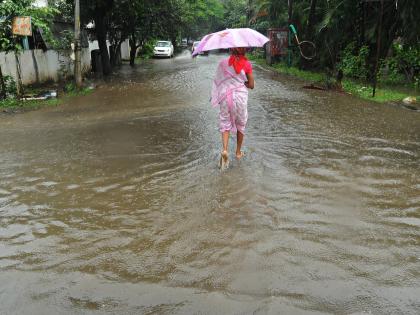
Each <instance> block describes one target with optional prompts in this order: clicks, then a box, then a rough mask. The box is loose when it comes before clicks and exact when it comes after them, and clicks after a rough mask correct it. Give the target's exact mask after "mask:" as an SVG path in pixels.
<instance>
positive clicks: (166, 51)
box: [153, 40, 174, 58]
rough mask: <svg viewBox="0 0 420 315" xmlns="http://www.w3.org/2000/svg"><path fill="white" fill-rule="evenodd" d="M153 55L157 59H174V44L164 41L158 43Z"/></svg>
mask: <svg viewBox="0 0 420 315" xmlns="http://www.w3.org/2000/svg"><path fill="white" fill-rule="evenodd" d="M153 55H154V56H155V57H169V58H171V57H173V56H174V46H173V45H172V42H170V41H163V40H160V41H158V42H157V43H156V45H155V48H154V49H153Z"/></svg>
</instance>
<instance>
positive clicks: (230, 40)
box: [193, 28, 269, 56]
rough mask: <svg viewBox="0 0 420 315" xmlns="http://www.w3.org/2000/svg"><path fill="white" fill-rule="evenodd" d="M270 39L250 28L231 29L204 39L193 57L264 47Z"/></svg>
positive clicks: (209, 35)
mask: <svg viewBox="0 0 420 315" xmlns="http://www.w3.org/2000/svg"><path fill="white" fill-rule="evenodd" d="M268 41H269V39H268V38H267V37H265V36H264V35H262V34H261V33H259V32H257V31H255V30H253V29H250V28H230V29H226V30H224V31H220V32H216V33H211V34H208V35H206V36H204V37H203V39H202V40H201V41H200V44H199V45H198V46H197V48H196V49H195V50H194V53H193V56H196V55H198V54H199V53H200V52H203V51H207V50H212V49H226V48H234V47H262V46H264V44H265V43H267V42H268Z"/></svg>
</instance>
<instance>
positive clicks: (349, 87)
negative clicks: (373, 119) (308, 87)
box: [249, 55, 419, 103]
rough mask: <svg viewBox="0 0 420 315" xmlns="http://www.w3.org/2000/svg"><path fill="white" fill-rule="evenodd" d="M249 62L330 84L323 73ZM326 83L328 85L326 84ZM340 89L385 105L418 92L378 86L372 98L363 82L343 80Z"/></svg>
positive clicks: (369, 90)
mask: <svg viewBox="0 0 420 315" xmlns="http://www.w3.org/2000/svg"><path fill="white" fill-rule="evenodd" d="M249 57H250V58H249V59H251V60H253V61H255V62H256V63H257V64H259V65H262V66H264V67H268V68H269V69H272V70H274V71H276V72H278V73H282V74H286V75H291V76H294V77H297V78H300V79H303V80H305V81H310V82H312V83H315V84H319V85H323V86H324V87H325V86H327V85H329V83H331V81H332V79H331V77H328V76H327V75H326V74H325V73H320V72H313V71H306V70H300V69H298V68H296V67H288V66H287V65H286V64H284V63H277V64H273V65H272V66H268V65H267V64H266V62H265V59H263V58H261V57H255V56H252V55H250V56H249ZM333 81H335V80H333ZM327 83H328V84H327ZM342 88H343V90H344V91H345V92H347V93H349V94H352V95H355V96H357V97H360V98H362V99H365V100H369V101H374V102H379V103H385V102H396V101H402V100H403V99H404V98H405V97H407V96H409V95H410V93H411V95H417V100H418V99H419V97H418V92H417V91H416V90H414V89H409V92H408V93H407V92H402V91H400V87H399V86H394V87H386V86H378V87H377V88H376V93H375V97H372V90H373V89H372V87H371V86H370V85H369V84H367V83H364V82H358V81H355V80H351V79H343V81H342ZM401 88H404V89H407V87H406V86H401Z"/></svg>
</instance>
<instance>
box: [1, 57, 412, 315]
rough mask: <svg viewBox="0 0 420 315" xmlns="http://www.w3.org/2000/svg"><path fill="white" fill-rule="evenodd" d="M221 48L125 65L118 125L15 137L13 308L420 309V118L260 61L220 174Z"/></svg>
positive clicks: (14, 129)
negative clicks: (214, 80)
mask: <svg viewBox="0 0 420 315" xmlns="http://www.w3.org/2000/svg"><path fill="white" fill-rule="evenodd" d="M184 57H186V56H184ZM218 58H220V57H218V56H211V55H210V56H209V57H208V58H207V57H206V58H200V59H197V60H194V61H193V62H191V61H190V59H187V58H179V59H178V60H177V59H175V60H156V61H153V62H152V63H151V64H149V65H148V67H149V68H148V69H146V70H144V71H143V70H141V71H140V72H139V73H138V72H137V71H136V70H131V69H128V70H127V69H123V70H122V72H121V74H120V75H121V78H123V81H122V82H130V83H129V84H121V85H118V84H115V82H114V83H112V84H111V85H113V88H112V89H110V90H108V89H109V88H108V87H106V86H105V87H104V88H103V89H102V90H99V91H98V92H96V93H97V94H98V95H97V99H98V100H103V98H101V96H104V97H105V96H106V97H109V98H110V100H118V99H120V100H121V99H123V100H125V101H124V102H122V103H121V102H120V103H118V104H114V105H112V106H111V105H109V106H111V107H107V110H108V111H109V112H108V114H107V116H106V119H104V120H100V119H98V117H94V116H90V115H91V114H92V112H94V110H93V109H88V110H87V111H84V113H86V116H84V118H83V119H84V123H83V124H80V125H79V124H78V125H77V126H78V128H75V126H74V125H72V123H69V121H61V122H60V123H58V122H57V121H55V120H59V119H60V117H61V116H60V113H59V112H58V113H55V114H54V115H53V116H51V115H50V114H49V112H46V113H44V114H45V115H46V116H47V117H49V118H50V119H51V120H52V121H51V124H49V125H48V126H47V128H45V129H42V128H40V127H38V128H37V129H36V132H33V133H31V131H30V128H19V126H20V125H19V124H22V123H23V124H24V123H25V117H28V118H27V120H28V124H31V123H32V122H33V120H31V117H32V116H31V114H28V116H25V117H24V118H23V119H22V121H21V122H18V123H17V122H15V123H14V122H13V121H12V122H11V123H10V124H9V125H8V128H9V127H10V128H9V129H7V130H4V132H2V133H0V134H1V135H0V139H1V141H2V144H3V148H4V149H3V148H2V149H1V151H0V156H1V158H2V161H3V162H2V164H1V165H0V282H1V283H8V284H7V285H5V287H4V291H3V292H4V294H5V295H4V296H5V297H6V298H3V299H1V298H0V302H3V303H2V304H3V305H6V310H11V311H10V312H12V313H13V310H20V311H21V312H20V313H25V312H28V305H34V307H35V308H36V309H37V310H43V311H45V312H48V310H49V311H51V310H52V308H53V307H54V305H55V306H56V307H58V309H59V311H63V310H64V312H68V313H72V312H74V310H75V309H76V310H83V311H86V312H89V311H91V310H92V311H97V310H107V311H111V312H122V313H124V312H125V313H130V312H137V313H147V312H149V311H150V312H151V311H156V312H158V313H159V312H169V313H193V312H195V311H199V310H200V311H203V312H204V313H235V312H242V313H270V312H271V313H277V312H280V311H282V312H284V313H308V314H310V313H343V314H351V313H360V312H366V313H369V312H372V313H381V314H382V313H384V314H385V313H389V314H396V313H400V314H415V313H416V310H417V309H418V308H419V306H420V305H419V303H418V298H417V295H418V294H416V291H417V290H418V287H419V273H418V266H419V259H420V252H419V241H420V235H419V232H418V231H419V230H418V228H419V225H420V223H419V211H420V198H419V196H420V180H419V178H420V173H419V168H418V160H419V154H420V139H419V136H418V135H419V134H420V132H419V129H418V124H416V121H415V119H416V118H415V117H413V116H410V112H408V111H403V112H396V111H397V109H395V108H393V107H386V106H385V105H381V106H382V107H381V108H379V107H375V105H371V104H368V105H367V104H360V103H358V102H359V101H356V100H354V99H353V98H351V97H347V96H340V97H341V98H338V96H336V95H334V94H331V95H330V94H322V93H323V92H317V91H315V92H313V94H312V91H306V92H305V91H303V90H301V89H300V83H299V82H293V80H291V79H290V80H289V79H288V81H289V82H287V83H285V82H282V80H285V79H284V78H282V77H278V76H273V75H271V74H270V73H269V72H263V71H261V70H259V69H258V68H256V80H257V88H256V89H255V90H254V91H252V92H251V93H250V101H249V113H250V120H249V125H248V129H247V135H246V140H245V150H246V157H245V159H244V160H242V161H240V162H237V161H232V163H231V166H230V168H229V169H228V170H226V171H225V172H220V171H219V170H218V169H217V160H218V157H219V149H220V136H219V134H218V132H217V121H216V119H217V112H216V111H215V110H213V109H212V108H211V107H210V105H209V103H208V93H209V91H208V89H209V84H210V83H211V77H212V75H213V73H214V71H215V67H216V61H217V60H218ZM143 76H147V77H150V78H151V80H150V81H147V80H145V79H144V77H143ZM200 78H201V79H200ZM127 86H129V87H127ZM148 90H150V94H145V93H147V91H148ZM140 91H141V93H143V94H141V97H140V96H139V95H137V94H138V93H139V92H140ZM169 91H171V93H172V94H174V95H171V93H169ZM107 102H108V101H107ZM142 102H144V104H145V105H144V106H146V107H147V108H150V109H153V110H151V111H149V112H142V111H141V106H142V104H143V103H142ZM107 104H108V103H107ZM91 106H93V107H94V108H96V106H99V105H96V104H93V105H91ZM154 106H156V108H155V107H154ZM366 106H371V107H369V109H368V110H367V109H366ZM118 107H121V108H118ZM69 111H70V112H72V111H75V112H76V113H72V115H74V114H76V115H77V109H74V108H73V109H69ZM113 111H115V116H113V114H112V113H113ZM121 112H124V113H125V115H121ZM67 114H68V112H66V110H65V109H63V112H62V115H64V116H65V117H66V115H67ZM32 115H35V116H36V115H40V116H41V118H42V115H43V114H42V113H39V114H32ZM371 115H375V116H376V117H378V118H377V119H376V120H377V121H378V122H377V123H376V124H375V123H374V122H372V119H371ZM411 115H413V114H411ZM36 117H37V116H36ZM54 117H55V118H54ZM101 117H103V116H101ZM381 121H390V124H391V125H393V126H397V125H398V126H399V129H398V130H397V129H396V128H394V130H397V132H395V133H392V131H389V129H384V125H383V124H382V123H381ZM391 121H392V123H391ZM417 122H418V121H417ZM13 124H15V125H13ZM401 126H405V127H401ZM415 126H417V127H415ZM0 128H1V127H0ZM404 128H407V129H404ZM416 128H417V129H416ZM15 140H16V141H15ZM233 145H234V138H233V139H232V140H231V147H233ZM231 156H233V148H232V151H231ZM16 288H18V290H19V291H18V292H27V294H26V295H25V296H26V297H25V298H24V303H20V304H21V306H18V307H17V308H13V307H12V306H11V304H10V302H7V301H8V300H13V297H14V296H15V295H16V294H17V292H14V290H17V289H16ZM60 288H61V289H60ZM127 288H131V289H127ZM119 292H125V293H124V294H123V296H121V295H120V293H119ZM130 292H143V293H141V294H142V301H149V302H148V303H149V304H148V305H146V304H147V303H146V302H139V298H138V296H137V295H135V294H134V295H133V294H132V293H130ZM146 292H147V293H146ZM31 296H32V297H31ZM168 296H169V297H170V298H169V300H166V297H168ZM7 299H8V300H7ZM57 301H58V302H57ZM209 301H211V303H210V302H209ZM139 303H140V304H139ZM144 303H146V304H144ZM165 303H166V304H165ZM209 303H210V304H211V306H210V304H209ZM25 305H26V306H25ZM57 305H58V306H57Z"/></svg>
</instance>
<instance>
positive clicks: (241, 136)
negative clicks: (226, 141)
mask: <svg viewBox="0 0 420 315" xmlns="http://www.w3.org/2000/svg"><path fill="white" fill-rule="evenodd" d="M243 141H244V134H243V133H242V132H240V131H239V130H238V132H237V133H236V158H237V159H238V160H239V159H240V158H241V157H243V155H244V153H243V152H242V151H241V147H242V142H243Z"/></svg>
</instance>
